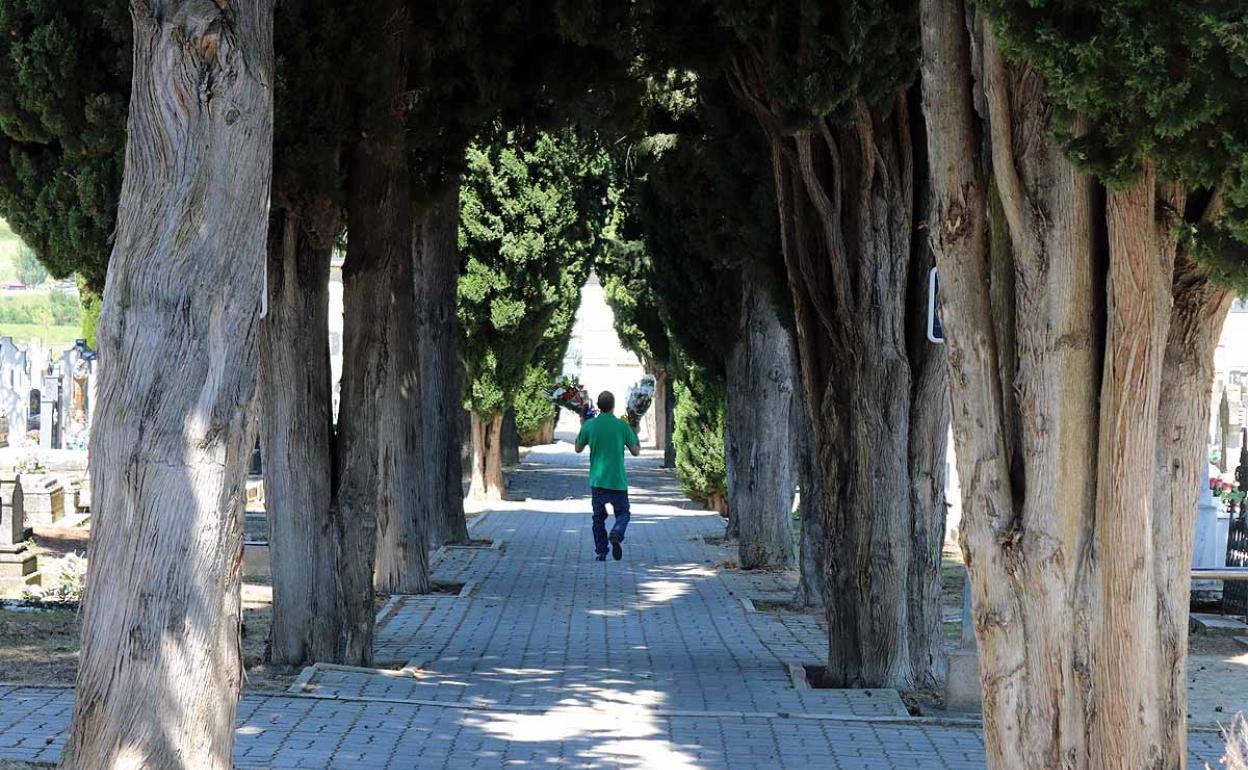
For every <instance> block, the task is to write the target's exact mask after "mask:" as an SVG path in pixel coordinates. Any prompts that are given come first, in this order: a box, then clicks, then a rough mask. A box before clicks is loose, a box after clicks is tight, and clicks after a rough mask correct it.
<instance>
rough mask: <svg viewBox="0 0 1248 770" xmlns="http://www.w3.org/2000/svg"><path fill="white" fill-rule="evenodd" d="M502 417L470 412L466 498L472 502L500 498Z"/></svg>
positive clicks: (501, 494) (501, 480)
mask: <svg viewBox="0 0 1248 770" xmlns="http://www.w3.org/2000/svg"><path fill="white" fill-rule="evenodd" d="M502 438H503V416H502V415H501V414H499V415H494V416H483V415H479V414H477V413H476V412H473V413H472V481H471V482H470V484H469V487H468V496H469V497H471V498H472V499H473V500H502V499H503V489H504V484H505V482H504V480H503V450H502Z"/></svg>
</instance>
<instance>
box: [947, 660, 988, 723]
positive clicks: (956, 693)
mask: <svg viewBox="0 0 1248 770" xmlns="http://www.w3.org/2000/svg"><path fill="white" fill-rule="evenodd" d="M982 698H983V695H982V692H981V690H980V684H979V654H978V653H977V652H976V651H975V650H973V649H958V650H954V651H952V652H951V653H950V654H949V670H948V673H947V674H946V677H945V708H946V709H948V710H949V711H979V710H980V709H981V708H982V707H983V700H982Z"/></svg>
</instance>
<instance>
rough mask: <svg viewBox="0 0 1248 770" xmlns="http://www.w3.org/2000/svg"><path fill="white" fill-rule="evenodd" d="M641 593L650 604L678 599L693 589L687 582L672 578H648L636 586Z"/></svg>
mask: <svg viewBox="0 0 1248 770" xmlns="http://www.w3.org/2000/svg"><path fill="white" fill-rule="evenodd" d="M638 588H639V589H641V595H642V596H644V597H645V598H646V601H648V602H650V603H651V604H662V603H663V602H670V601H672V600H673V599H678V598H680V597H681V596H684V595H685V594H687V593H689V592H690V591H691V590H693V589H692V588H691V587H690V585H689V584H688V583H682V582H677V581H674V580H648V581H646V582H645V583H642V584H640V585H639V586H638Z"/></svg>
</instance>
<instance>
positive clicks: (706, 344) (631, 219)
mask: <svg viewBox="0 0 1248 770" xmlns="http://www.w3.org/2000/svg"><path fill="white" fill-rule="evenodd" d="M648 93H649V102H648V104H649V114H648V116H647V126H646V129H647V130H646V132H645V135H646V139H645V140H643V141H642V142H641V144H640V147H639V157H638V159H637V162H636V164H635V170H634V175H633V177H632V178H631V179H630V185H629V195H628V197H627V199H626V206H625V211H626V215H625V221H624V224H623V226H622V228H621V231H622V233H623V236H624V237H625V238H632V239H634V241H632V242H629V241H625V244H626V245H625V246H624V247H621V248H619V249H617V250H616V254H617V255H618V256H617V258H615V259H613V262H612V264H613V265H614V267H613V271H612V272H613V274H618V275H621V276H623V278H622V279H621V280H628V281H632V282H633V283H634V284H636V283H644V284H647V285H648V286H649V289H650V296H651V297H652V299H653V304H654V305H655V306H656V307H657V308H658V311H659V316H660V318H661V319H662V321H663V325H664V326H665V327H666V328H667V329H669V330H670V332H671V335H672V337H673V339H674V340H675V341H676V342H677V343H678V344H679V345H680V347H681V349H682V350H683V351H685V352H686V353H687V354H688V355H689V357H691V358H692V359H693V360H694V361H696V362H697V363H698V365H699V366H702V367H703V368H705V369H707V370H708V371H709V372H710V373H711V374H712V375H713V376H715V377H717V378H722V377H723V375H724V362H725V360H726V358H727V356H728V354H729V352H730V351H731V346H732V344H733V342H734V341H735V338H736V331H735V330H736V328H737V326H738V325H739V323H740V320H741V319H740V314H741V290H742V286H743V282H744V281H746V280H750V281H763V282H764V283H765V284H766V285H767V287H768V289H769V290H771V291H773V292H774V293H775V296H776V298H777V301H778V302H779V304H780V306H781V307H782V308H783V307H787V306H788V302H789V300H788V289H787V284H786V282H785V274H784V264H783V259H782V258H781V252H780V238H779V233H778V227H777V224H776V221H777V218H776V214H775V211H776V209H775V199H774V196H773V192H772V181H771V171H770V164H769V154H768V150H767V147H766V145H765V144H764V143H763V141H762V138H761V135H760V132H759V130H758V127H757V125H756V124H755V123H754V121H753V119H752V118H751V116H749V115H747V114H745V113H744V112H742V110H741V108H740V107H739V106H737V105H736V103H735V101H734V97H733V96H732V95H731V94H730V93H729V92H728V88H727V86H726V84H725V82H724V81H723V79H722V78H696V77H692V76H686V77H678V76H675V75H672V76H669V77H666V78H664V79H663V80H661V81H659V80H652V81H651V82H650V84H649V88H648ZM632 291H633V292H634V293H636V292H638V289H637V288H636V287H635V286H634V288H633V289H632Z"/></svg>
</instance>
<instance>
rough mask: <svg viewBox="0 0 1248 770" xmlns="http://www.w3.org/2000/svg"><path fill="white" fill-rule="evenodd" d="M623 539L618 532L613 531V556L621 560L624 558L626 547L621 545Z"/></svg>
mask: <svg viewBox="0 0 1248 770" xmlns="http://www.w3.org/2000/svg"><path fill="white" fill-rule="evenodd" d="M621 542H622V541H621V539H620V535H619V533H618V532H612V533H611V558H612V559H615V560H616V561H619V560H620V559H622V558H624V548H623V547H622V546H621Z"/></svg>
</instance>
